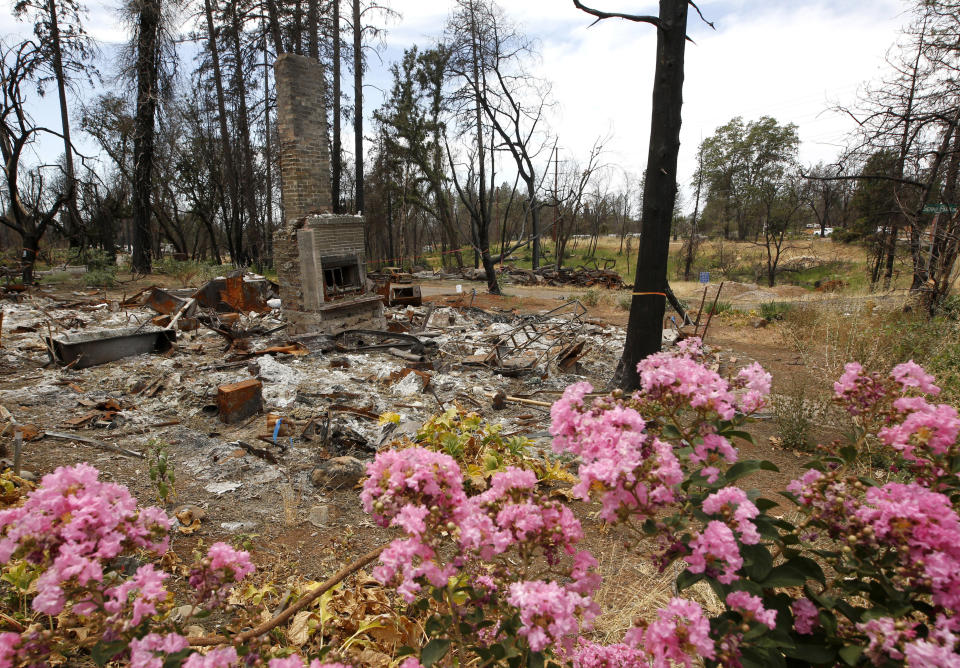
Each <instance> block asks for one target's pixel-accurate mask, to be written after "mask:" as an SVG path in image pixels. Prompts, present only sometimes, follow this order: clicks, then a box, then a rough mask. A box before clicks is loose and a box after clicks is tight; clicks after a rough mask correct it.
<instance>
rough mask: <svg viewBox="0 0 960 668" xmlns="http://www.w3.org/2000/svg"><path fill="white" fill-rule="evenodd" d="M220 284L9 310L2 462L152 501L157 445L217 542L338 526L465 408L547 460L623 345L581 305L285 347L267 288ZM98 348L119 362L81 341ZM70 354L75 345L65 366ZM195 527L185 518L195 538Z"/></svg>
mask: <svg viewBox="0 0 960 668" xmlns="http://www.w3.org/2000/svg"><path fill="white" fill-rule="evenodd" d="M217 280H219V281H220V284H219V287H216V286H215V287H213V288H211V287H209V286H204V287H203V288H201V289H200V290H192V289H191V290H164V289H160V288H151V289H148V290H143V291H141V292H140V293H138V294H137V295H134V296H133V297H124V296H119V297H117V296H108V295H106V294H104V293H97V292H70V293H65V292H64V291H60V292H59V293H57V292H55V291H54V290H52V289H41V288H34V289H31V290H30V291H28V292H26V293H22V294H18V295H15V297H14V298H11V299H9V300H6V301H3V302H0V310H2V311H3V312H4V318H3V320H2V328H3V330H2V334H0V342H2V347H0V372H2V375H0V429H2V432H0V457H5V458H7V461H5V462H4V464H5V465H9V466H13V465H14V464H15V462H14V458H15V455H17V456H18V457H17V459H18V462H16V463H17V464H18V465H19V466H20V467H21V468H22V469H23V470H26V471H28V472H29V471H30V470H44V471H45V470H52V469H53V468H55V467H56V466H58V465H61V464H66V463H72V462H76V461H89V462H90V463H92V464H94V465H96V466H98V467H99V468H101V469H102V470H104V471H107V472H109V474H110V475H113V476H114V477H116V478H117V479H123V481H124V483H125V484H128V485H129V486H130V487H131V489H132V490H133V491H134V493H136V494H137V495H138V496H140V497H141V498H143V499H149V498H151V497H154V496H155V495H156V490H155V489H154V488H153V487H152V485H151V482H150V479H149V476H148V475H147V473H148V469H149V465H150V464H149V462H150V461H151V457H154V456H155V455H154V450H155V448H157V447H159V445H158V444H163V445H164V447H165V448H166V449H167V452H168V455H169V458H170V460H171V461H172V462H173V465H174V467H175V468H176V470H177V493H178V500H179V502H182V503H189V504H191V507H194V508H198V509H199V510H201V511H202V512H203V513H205V515H204V519H203V521H202V523H203V525H204V526H205V527H207V528H210V529H212V530H213V531H215V532H217V531H219V532H251V531H264V530H265V529H267V528H269V527H272V526H283V525H284V524H285V523H286V524H287V525H289V522H290V521H291V520H290V517H293V518H294V520H293V521H297V522H299V521H304V522H311V521H314V520H316V521H317V522H319V521H321V520H320V519H318V518H326V519H323V520H322V521H324V522H337V521H340V520H338V519H337V518H338V517H339V516H340V515H338V513H341V514H342V513H346V512H348V511H347V510H337V508H336V506H335V505H331V504H335V503H336V499H337V498H338V497H337V494H338V493H340V492H343V491H344V490H349V489H352V487H353V484H352V483H351V476H352V479H353V481H354V482H355V480H356V479H357V478H358V477H359V476H361V475H362V474H363V468H364V461H366V460H369V459H370V458H372V456H373V453H375V452H376V450H377V448H379V447H382V446H384V445H386V444H387V443H389V442H391V441H393V440H394V439H396V438H399V437H401V436H403V437H407V438H411V437H413V436H415V435H416V432H417V430H418V429H419V428H420V426H421V425H422V424H423V423H424V422H425V421H426V420H427V419H428V418H429V417H431V416H432V415H435V414H437V413H439V412H441V411H442V410H445V409H447V408H450V407H453V406H455V405H460V406H462V407H463V408H467V409H470V410H475V411H477V412H480V413H481V414H483V415H484V416H485V417H486V418H487V419H489V420H492V421H500V422H504V423H507V422H509V423H510V428H511V430H512V432H511V433H516V434H523V435H525V436H527V437H529V438H531V439H532V441H533V442H534V444H535V446H536V447H537V448H542V449H548V448H549V442H550V437H549V434H548V433H547V432H546V427H545V425H546V423H547V420H548V414H549V408H548V407H549V406H550V404H551V403H552V402H553V401H554V400H555V399H556V398H557V397H558V396H559V395H560V393H561V392H562V391H563V389H564V388H565V387H566V386H567V385H569V384H571V383H573V382H576V381H578V380H583V379H593V380H595V381H596V380H597V379H603V380H606V379H607V378H608V376H609V374H610V371H611V369H613V368H614V366H615V363H616V360H617V358H618V356H619V353H620V351H621V349H622V346H623V341H624V333H623V331H622V330H621V329H619V328H616V327H613V326H603V325H600V324H596V323H594V322H591V321H588V320H587V319H586V318H585V317H584V315H585V313H586V310H585V309H584V308H583V306H582V305H580V304H579V302H575V301H574V302H564V303H563V304H561V305H560V306H558V307H557V308H555V309H553V310H551V311H548V312H546V313H542V314H539V315H518V314H516V313H512V312H500V311H496V310H483V309H479V308H473V307H468V306H460V305H445V304H443V303H442V302H437V303H427V304H425V305H423V306H419V307H414V306H404V307H399V308H393V309H388V310H387V313H386V315H387V318H388V320H387V322H388V329H387V330H377V329H370V330H366V329H354V330H346V331H343V332H339V333H337V334H332V335H331V334H301V335H296V336H288V335H287V334H286V333H285V331H284V325H285V321H284V318H283V316H282V314H281V312H280V310H279V309H278V308H277V307H279V303H277V301H276V300H275V298H274V297H273V296H272V295H271V293H270V291H269V284H268V282H266V281H262V279H257V278H255V277H251V276H239V275H238V276H233V277H228V278H225V279H217ZM258 282H260V284H259V285H258ZM248 284H253V285H248ZM264 285H266V287H264ZM238 286H239V287H238ZM158 318H161V319H160V320H158ZM162 318H167V319H168V320H167V321H166V323H165V324H162V323H164V320H163V319H162ZM144 333H147V334H149V335H151V336H154V337H155V340H162V341H165V342H166V343H168V344H169V345H166V346H155V347H152V348H147V349H142V350H128V349H126V348H123V349H122V350H120V348H122V347H121V346H119V345H118V343H117V339H118V336H119V337H121V340H122V337H128V336H140V335H142V334H144ZM103 341H107V342H108V343H107V345H106V349H107V350H108V351H110V352H112V353H114V355H113V357H112V358H111V359H105V358H104V356H100V357H96V356H95V355H93V354H92V353H91V352H90V349H89V348H88V347H85V346H90V345H94V344H99V343H102V342H103ZM64 342H66V343H71V342H72V344H73V345H75V346H78V347H76V349H75V350H74V353H75V355H74V356H73V357H72V358H70V359H67V358H68V357H69V356H66V355H64V354H62V352H58V351H57V345H58V344H62V343H64ZM118 351H119V352H123V354H119V352H118ZM105 357H110V355H106V356H105ZM78 360H79V361H78ZM495 397H499V398H498V399H496V400H494V401H493V402H492V401H491V400H492V399H494V398H495ZM495 406H496V407H495ZM387 413H389V414H391V415H395V416H399V418H398V419H395V420H391V421H381V420H380V416H381V415H384V414H387ZM520 414H524V415H533V416H534V418H533V419H529V418H527V419H525V420H524V421H522V422H520V423H518V422H517V421H516V417H517V416H518V415H520ZM518 425H519V429H518ZM15 434H16V435H17V439H18V441H17V442H18V443H21V445H19V446H17V447H18V448H19V449H18V450H17V452H16V453H14V452H13V441H14V439H13V436H14V435H15ZM291 504H293V505H292V506H291ZM318 504H319V505H318ZM348 505H349V507H350V508H354V507H355V506H356V503H355V498H352V497H351V499H350V501H349V504H347V503H346V502H344V508H346V507H347V506H348ZM320 506H323V508H325V510H323V511H321V510H318V508H319V507H320ZM291 508H292V509H291ZM350 512H352V511H350ZM291 513H292V515H291ZM195 515H196V514H190V513H187V514H185V515H184V516H185V517H187V516H189V517H190V525H191V526H194V525H195V524H196V522H195ZM298 518H299V519H298ZM309 518H313V519H312V520H311V519H309ZM363 521H365V520H363V519H362V517H361V518H359V519H357V522H359V523H361V524H362V522H363ZM314 523H316V522H314ZM195 529H196V527H195V526H194V529H191V530H190V531H193V530H195ZM183 533H187V531H186V530H185V531H184V532H183Z"/></svg>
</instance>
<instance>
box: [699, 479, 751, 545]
mask: <svg viewBox="0 0 960 668" xmlns="http://www.w3.org/2000/svg"><path fill="white" fill-rule="evenodd" d="M703 512H705V513H707V514H708V515H720V516H721V517H723V519H724V521H725V522H726V523H728V524H732V525H733V528H734V529H736V531H737V533H738V534H739V535H740V541H741V542H742V543H743V544H744V545H756V544H757V543H759V542H760V534H759V533H757V527H756V525H755V524H754V523H753V522H752V521H751V520H752V519H754V518H755V517H756V516H757V515H759V514H760V511H759V510H757V507H756V506H755V505H754V504H753V502H752V501H750V500H749V499H748V498H747V493H746V492H745V491H743V490H742V489H740V488H739V487H724V488H723V489H721V490H718V491H716V492H714V493H713V494H711V495H710V496H708V497H707V498H706V499H704V501H703Z"/></svg>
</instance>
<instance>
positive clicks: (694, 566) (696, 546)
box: [686, 520, 743, 584]
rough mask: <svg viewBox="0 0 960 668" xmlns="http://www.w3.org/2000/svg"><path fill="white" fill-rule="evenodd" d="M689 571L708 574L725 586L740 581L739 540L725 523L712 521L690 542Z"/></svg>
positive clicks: (740, 558) (741, 560) (740, 557)
mask: <svg viewBox="0 0 960 668" xmlns="http://www.w3.org/2000/svg"><path fill="white" fill-rule="evenodd" d="M690 549H691V550H692V552H691V554H689V555H687V557H686V560H687V564H688V566H687V569H688V570H689V571H690V572H691V573H706V574H707V576H708V577H712V578H716V579H717V580H719V581H720V582H722V583H723V584H730V583H731V582H733V581H734V580H738V579H740V576H739V575H737V571H738V570H740V567H741V566H743V557H742V556H740V547H739V545H737V539H736V538H735V537H734V535H733V531H731V530H730V527H728V526H727V525H726V524H724V523H723V522H720V521H717V520H710V521H709V522H707V526H706V528H704V530H703V531H702V532H700V533H698V534H697V535H696V536H695V537H694V539H693V540H692V541H691V542H690Z"/></svg>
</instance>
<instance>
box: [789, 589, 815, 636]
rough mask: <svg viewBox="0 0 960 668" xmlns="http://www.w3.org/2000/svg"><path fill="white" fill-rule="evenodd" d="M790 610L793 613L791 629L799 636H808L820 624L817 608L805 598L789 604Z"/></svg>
mask: <svg viewBox="0 0 960 668" xmlns="http://www.w3.org/2000/svg"><path fill="white" fill-rule="evenodd" d="M790 610H791V611H792V612H793V628H794V629H795V630H796V631H797V633H799V634H800V635H810V634H811V633H813V630H814V629H815V628H816V627H817V625H818V624H819V623H820V621H819V613H818V612H817V606H815V605H814V604H813V601H811V600H810V599H809V598H807V597H805V596H804V597H803V598H798V599H797V600H796V601H794V602H793V603H791V604H790Z"/></svg>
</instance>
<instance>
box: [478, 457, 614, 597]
mask: <svg viewBox="0 0 960 668" xmlns="http://www.w3.org/2000/svg"><path fill="white" fill-rule="evenodd" d="M536 485H537V476H536V474H534V473H533V471H527V470H524V469H519V468H516V467H513V466H511V467H508V468H507V470H506V471H502V472H500V473H497V474H496V475H494V476H493V478H491V480H490V488H489V489H487V490H486V491H485V492H483V493H482V494H480V495H479V496H476V497H473V498H472V499H470V502H469V505H468V510H469V513H468V515H467V517H466V519H465V520H464V522H463V524H462V525H461V526H460V547H461V549H462V550H465V551H469V552H471V553H473V554H474V555H476V556H478V557H479V558H480V559H482V560H483V561H490V560H491V559H493V557H495V556H496V555H499V554H503V553H504V552H506V551H507V550H508V549H510V548H511V547H513V546H515V545H521V544H522V545H527V546H536V547H537V548H539V549H541V550H542V551H543V554H544V556H545V558H546V559H547V562H548V563H550V564H554V563H556V562H557V561H558V560H559V558H560V557H561V556H562V555H564V554H565V555H569V556H572V557H573V567H572V569H571V571H570V578H571V580H572V581H571V582H570V583H569V584H567V585H566V588H567V589H568V590H570V591H573V592H576V593H580V594H592V593H593V592H594V591H596V589H597V587H598V586H599V585H600V576H599V575H598V574H597V573H596V571H595V570H594V569H595V568H596V566H597V562H596V559H594V558H593V555H591V554H590V553H589V552H586V551H579V552H578V551H577V548H576V545H577V543H578V542H579V541H580V540H581V539H582V538H583V528H582V527H581V526H580V521H579V520H578V519H577V518H576V517H574V515H573V512H572V511H571V510H570V509H569V508H568V507H567V506H565V505H564V504H562V503H559V502H557V501H553V500H550V499H545V498H543V497H542V496H541V495H539V494H537V490H536ZM491 584H492V587H488V588H496V584H495V583H492V581H491Z"/></svg>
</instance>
